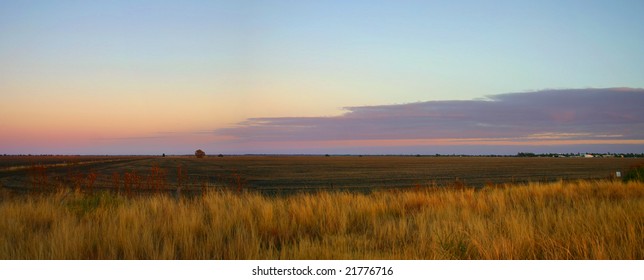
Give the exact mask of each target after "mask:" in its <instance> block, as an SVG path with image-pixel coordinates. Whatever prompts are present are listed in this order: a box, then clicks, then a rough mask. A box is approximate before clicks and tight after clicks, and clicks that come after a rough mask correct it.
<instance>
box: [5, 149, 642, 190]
mask: <svg viewBox="0 0 644 280" xmlns="http://www.w3.org/2000/svg"><path fill="white" fill-rule="evenodd" d="M642 163H644V159H637V158H514V157H404V156H364V157H358V156H332V157H324V156H225V157H206V158H203V159H197V158H194V157H187V156H186V157H178V156H176V157H71V158H64V157H63V158H61V157H0V165H1V166H2V167H3V169H0V184H2V186H4V187H6V188H10V189H12V190H30V189H34V188H55V187H57V186H58V185H70V184H77V185H79V187H80V188H82V187H88V182H87V181H88V180H87V178H88V176H90V177H93V180H92V182H91V183H92V184H91V187H92V188H95V189H110V188H123V187H124V186H123V185H124V184H125V183H126V182H125V181H126V176H128V175H129V176H130V177H131V178H129V179H130V181H132V182H130V183H132V184H133V185H134V184H135V183H139V186H138V187H139V188H142V189H146V188H148V189H149V188H155V189H160V190H174V189H175V188H176V187H178V186H182V187H183V189H184V190H185V191H190V190H193V191H194V190H197V189H198V190H201V189H202V188H203V187H231V188H239V189H253V190H259V191H262V192H265V193H276V192H279V193H289V192H293V191H303V190H361V191H363V192H368V191H371V190H374V189H383V188H385V189H387V188H415V187H426V186H447V185H453V184H458V185H467V186H471V187H482V186H485V185H486V184H503V183H525V182H553V181H559V180H564V181H566V180H578V179H606V178H610V177H611V176H614V175H615V172H616V171H622V172H623V171H625V170H627V169H628V168H629V167H630V166H634V165H638V164H642ZM79 180H80V181H82V182H79ZM136 180H138V181H139V182H134V181H136ZM146 180H147V182H146ZM150 180H154V181H155V182H154V186H152V184H153V183H152V182H149V181H150ZM144 184H145V185H146V186H143V185H144ZM132 187H133V188H135V187H136V186H132Z"/></svg>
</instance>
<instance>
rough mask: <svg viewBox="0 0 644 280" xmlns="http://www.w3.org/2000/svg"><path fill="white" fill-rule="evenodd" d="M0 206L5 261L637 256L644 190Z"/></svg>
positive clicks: (620, 186) (71, 200)
mask: <svg viewBox="0 0 644 280" xmlns="http://www.w3.org/2000/svg"><path fill="white" fill-rule="evenodd" d="M0 197H1V199H0V213H1V215H2V219H0V259H644V239H643V238H642V236H644V183H642V182H628V183H623V182H618V181H580V182H566V183H564V182H557V183H541V184H540V183H531V184H526V185H505V186H496V187H493V186H488V187H486V188H484V189H482V190H480V191H475V190H473V189H467V188H465V189H460V190H453V189H452V190H446V189H436V188H427V189H417V190H408V191H395V192H394V191H382V192H376V193H372V194H358V193H348V192H320V193H315V194H296V195H291V196H277V197H271V196H263V195H260V194H256V193H251V192H236V191H222V192H210V193H208V194H206V195H204V196H199V197H194V198H175V197H172V196H169V195H163V194H158V195H151V196H138V197H137V196H134V197H128V196H122V195H116V194H109V193H95V194H80V193H75V192H59V193H56V194H49V195H30V196H12V195H10V194H8V193H4V194H2V195H1V196H0Z"/></svg>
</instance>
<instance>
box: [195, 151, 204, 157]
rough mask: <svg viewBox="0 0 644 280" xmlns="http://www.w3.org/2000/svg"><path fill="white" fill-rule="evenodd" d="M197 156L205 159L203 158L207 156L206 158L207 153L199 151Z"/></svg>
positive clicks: (196, 152) (196, 153)
mask: <svg viewBox="0 0 644 280" xmlns="http://www.w3.org/2000/svg"><path fill="white" fill-rule="evenodd" d="M195 156H196V157H197V158H203V157H205V156H206V152H204V151H202V150H201V149H199V150H197V151H195Z"/></svg>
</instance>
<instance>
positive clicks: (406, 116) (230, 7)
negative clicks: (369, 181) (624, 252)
mask: <svg viewBox="0 0 644 280" xmlns="http://www.w3.org/2000/svg"><path fill="white" fill-rule="evenodd" d="M643 14H644V1H641V0H632V1H626V0H614V1H592V0H589V1H581V0H580V1H568V0H563V1H550V0H546V1H510V0H508V1H374V0H371V1H270V0H268V1H243V0H240V1H136V0H130V1H2V0H0V154H28V153H31V154H43V153H44V154H161V153H166V154H190V153H193V152H194V151H195V150H196V149H198V148H201V149H203V150H204V151H206V153H209V154H218V153H236V154H245V153H287V154H289V153H349V154H363V153H365V154H390V153H392V154H398V153H403V154H417V153H419V154H434V153H447V154H449V153H465V154H490V153H494V154H515V153H517V152H637V153H641V152H644V52H643V50H644V17H643V16H642V15H643Z"/></svg>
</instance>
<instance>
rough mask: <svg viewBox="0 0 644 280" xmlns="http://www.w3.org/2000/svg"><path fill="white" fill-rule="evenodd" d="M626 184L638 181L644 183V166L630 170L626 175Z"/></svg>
mask: <svg viewBox="0 0 644 280" xmlns="http://www.w3.org/2000/svg"><path fill="white" fill-rule="evenodd" d="M623 179H624V182H628V181H638V182H644V164H640V165H636V166H633V167H631V168H629V169H628V170H627V171H626V173H625V174H624V177H623Z"/></svg>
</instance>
